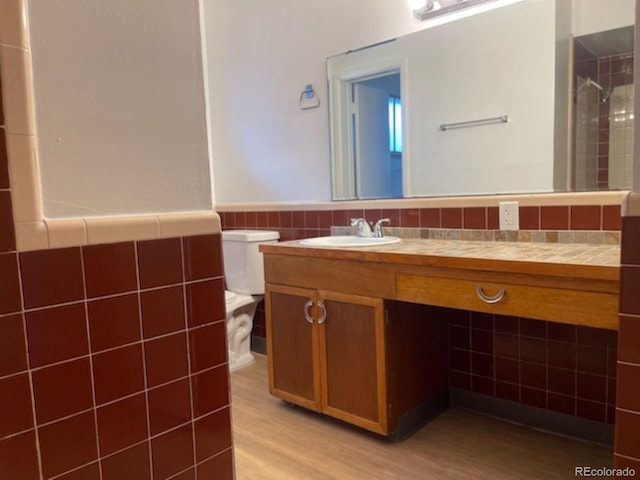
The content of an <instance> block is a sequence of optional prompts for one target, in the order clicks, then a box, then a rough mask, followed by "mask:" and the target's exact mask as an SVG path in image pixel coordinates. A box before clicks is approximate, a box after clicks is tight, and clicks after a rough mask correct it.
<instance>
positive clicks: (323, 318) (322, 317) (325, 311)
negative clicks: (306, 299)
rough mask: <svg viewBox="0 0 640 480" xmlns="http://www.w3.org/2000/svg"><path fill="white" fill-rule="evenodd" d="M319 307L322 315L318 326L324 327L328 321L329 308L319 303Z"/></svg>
mask: <svg viewBox="0 0 640 480" xmlns="http://www.w3.org/2000/svg"><path fill="white" fill-rule="evenodd" d="M318 307H320V310H322V315H320V318H319V319H318V325H322V324H323V323H324V321H325V320H326V319H327V307H325V305H324V303H322V302H318Z"/></svg>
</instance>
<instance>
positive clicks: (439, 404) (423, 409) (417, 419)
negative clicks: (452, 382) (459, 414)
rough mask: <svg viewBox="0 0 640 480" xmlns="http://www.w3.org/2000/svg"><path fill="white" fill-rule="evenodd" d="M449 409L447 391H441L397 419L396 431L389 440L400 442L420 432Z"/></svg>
mask: <svg viewBox="0 0 640 480" xmlns="http://www.w3.org/2000/svg"><path fill="white" fill-rule="evenodd" d="M448 407H449V390H448V389H447V388H445V389H443V390H441V391H440V392H438V393H437V394H436V395H434V396H433V397H431V398H430V399H429V400H427V401H426V402H423V403H421V404H420V405H418V406H417V407H414V408H412V409H411V410H409V411H407V412H405V413H403V414H402V415H400V416H399V417H398V425H397V427H396V431H395V432H394V433H393V434H392V435H391V436H390V440H392V441H395V442H401V441H403V440H405V439H407V438H409V437H410V436H411V435H413V434H414V433H416V432H417V431H418V430H420V429H421V428H422V427H423V426H425V425H426V424H427V423H429V422H430V421H431V420H433V419H434V418H435V417H437V416H438V415H440V414H441V413H442V412H444V411H445V410H446V409H447V408H448Z"/></svg>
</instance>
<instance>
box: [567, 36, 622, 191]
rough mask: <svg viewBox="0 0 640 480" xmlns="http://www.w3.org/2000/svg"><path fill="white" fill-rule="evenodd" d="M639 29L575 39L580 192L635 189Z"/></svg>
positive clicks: (575, 177) (577, 187) (576, 149)
mask: <svg viewBox="0 0 640 480" xmlns="http://www.w3.org/2000/svg"><path fill="white" fill-rule="evenodd" d="M633 41H634V27H633V26H632V25H631V26H627V27H623V28H617V29H614V30H607V31H603V32H596V33H592V34H589V35H583V36H579V37H576V38H575V40H574V75H575V77H574V112H575V121H574V148H573V165H574V170H573V182H574V184H573V186H574V189H575V190H578V191H585V190H625V189H629V188H631V180H632V171H631V167H632V141H633V117H634V115H633V62H634V51H633Z"/></svg>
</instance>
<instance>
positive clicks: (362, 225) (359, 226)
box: [351, 218, 390, 238]
mask: <svg viewBox="0 0 640 480" xmlns="http://www.w3.org/2000/svg"><path fill="white" fill-rule="evenodd" d="M389 221H390V220H389V219H388V218H381V219H380V220H378V221H377V222H376V224H375V225H374V227H373V229H372V228H371V224H370V223H369V222H367V220H366V219H364V218H352V219H351V226H352V227H355V228H356V232H357V233H356V234H357V235H358V237H374V238H382V237H384V232H383V231H382V224H383V223H389Z"/></svg>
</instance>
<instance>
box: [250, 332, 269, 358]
mask: <svg viewBox="0 0 640 480" xmlns="http://www.w3.org/2000/svg"><path fill="white" fill-rule="evenodd" d="M251 350H252V351H253V352H257V353H262V354H263V355H266V354H267V340H266V339H265V338H262V337H258V336H257V335H251Z"/></svg>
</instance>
